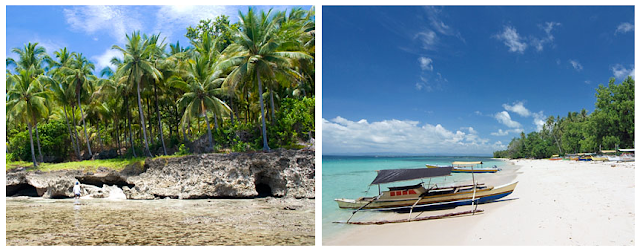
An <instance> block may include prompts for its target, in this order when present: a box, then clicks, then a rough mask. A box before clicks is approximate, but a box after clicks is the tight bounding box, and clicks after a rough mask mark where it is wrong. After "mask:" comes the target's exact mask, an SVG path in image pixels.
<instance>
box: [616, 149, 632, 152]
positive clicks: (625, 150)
mask: <svg viewBox="0 0 640 251" xmlns="http://www.w3.org/2000/svg"><path fill="white" fill-rule="evenodd" d="M618 151H621V152H635V151H636V149H618Z"/></svg>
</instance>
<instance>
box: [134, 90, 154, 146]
mask: <svg viewBox="0 0 640 251" xmlns="http://www.w3.org/2000/svg"><path fill="white" fill-rule="evenodd" d="M137 82H138V83H137V85H136V90H137V92H138V112H139V113H140V123H141V125H142V135H143V136H144V147H145V148H144V150H145V154H146V155H147V156H148V157H153V156H151V151H149V141H148V140H147V128H146V125H145V123H144V113H143V110H142V102H141V101H140V78H138V81H137Z"/></svg>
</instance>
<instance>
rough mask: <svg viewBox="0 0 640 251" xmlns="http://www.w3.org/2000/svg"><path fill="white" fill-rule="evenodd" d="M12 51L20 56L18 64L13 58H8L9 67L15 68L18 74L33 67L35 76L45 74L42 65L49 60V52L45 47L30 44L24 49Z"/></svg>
mask: <svg viewBox="0 0 640 251" xmlns="http://www.w3.org/2000/svg"><path fill="white" fill-rule="evenodd" d="M11 51H12V52H14V53H16V54H18V61H17V62H16V61H15V59H13V58H7V66H9V65H13V66H15V67H16V70H17V71H18V72H19V71H20V70H27V69H29V68H31V67H33V68H34V72H33V74H35V75H40V74H43V73H44V69H43V66H42V63H43V62H44V61H45V58H47V52H46V50H45V48H44V47H42V46H38V43H33V44H32V43H28V44H26V45H24V49H20V48H13V49H12V50H11Z"/></svg>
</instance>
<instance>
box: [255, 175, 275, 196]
mask: <svg viewBox="0 0 640 251" xmlns="http://www.w3.org/2000/svg"><path fill="white" fill-rule="evenodd" d="M254 185H255V189H256V192H257V193H258V195H257V196H256V197H257V198H264V197H269V196H273V192H272V191H271V186H270V185H269V179H268V178H267V175H265V173H264V172H260V173H258V174H256V176H255V178H254Z"/></svg>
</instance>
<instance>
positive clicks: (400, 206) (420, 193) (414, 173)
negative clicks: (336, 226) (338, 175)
mask: <svg viewBox="0 0 640 251" xmlns="http://www.w3.org/2000/svg"><path fill="white" fill-rule="evenodd" d="M452 170H453V167H438V168H419V169H389V170H380V171H378V176H377V177H376V178H375V179H374V181H373V182H372V183H371V185H378V186H379V185H380V184H384V183H390V182H397V181H406V180H413V179H421V178H432V177H442V176H449V175H451V172H452ZM517 184H518V182H513V183H509V184H505V185H502V186H498V187H493V186H485V185H483V184H475V185H473V184H470V185H460V186H451V187H437V186H433V187H428V188H427V187H424V186H423V183H419V184H416V185H413V186H401V187H389V191H384V192H380V194H379V195H378V196H375V197H361V198H358V199H345V198H341V199H335V201H336V202H337V203H338V207H340V208H348V209H357V211H359V210H393V211H410V210H411V211H413V210H420V209H421V210H432V209H440V208H451V207H456V206H461V205H471V204H472V203H473V204H477V203H486V202H491V201H495V200H497V199H500V198H503V197H505V196H508V195H510V194H511V193H512V192H513V191H514V190H515V187H516V185H517Z"/></svg>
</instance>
